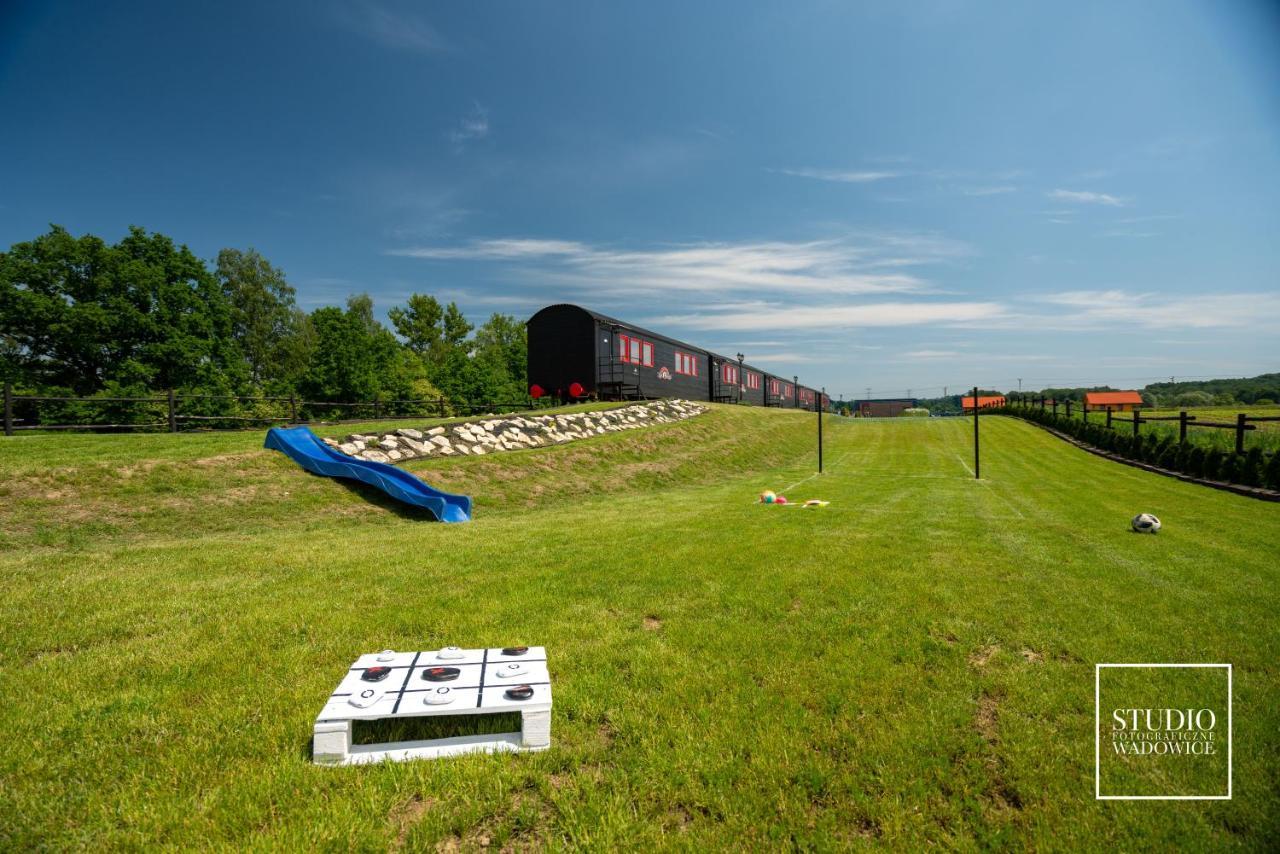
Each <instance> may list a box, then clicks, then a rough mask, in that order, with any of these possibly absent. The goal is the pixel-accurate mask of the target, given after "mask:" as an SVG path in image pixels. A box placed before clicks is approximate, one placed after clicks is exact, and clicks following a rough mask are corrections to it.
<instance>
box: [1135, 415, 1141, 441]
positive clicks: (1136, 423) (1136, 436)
mask: <svg viewBox="0 0 1280 854" xmlns="http://www.w3.org/2000/svg"><path fill="white" fill-rule="evenodd" d="M1141 423H1142V422H1141V421H1139V420H1138V410H1136V409H1135V410H1133V438H1135V439H1136V438H1138V425H1139V424H1141Z"/></svg>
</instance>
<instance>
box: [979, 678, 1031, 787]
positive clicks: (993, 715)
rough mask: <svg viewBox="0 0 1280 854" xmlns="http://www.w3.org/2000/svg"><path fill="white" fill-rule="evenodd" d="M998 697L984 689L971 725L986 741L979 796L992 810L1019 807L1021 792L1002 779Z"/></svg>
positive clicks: (1003, 768)
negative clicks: (982, 786) (984, 780)
mask: <svg viewBox="0 0 1280 854" xmlns="http://www.w3.org/2000/svg"><path fill="white" fill-rule="evenodd" d="M999 724H1000V698H999V697H998V696H996V695H995V694H992V693H991V692H987V691H984V692H983V694H982V696H981V697H979V698H978V711H977V713H976V714H975V715H974V718H973V727H974V729H976V730H977V731H978V734H979V735H981V736H982V740H983V741H985V742H986V744H987V752H986V756H985V757H984V759H983V764H984V765H985V766H986V768H987V773H988V775H989V776H988V782H987V786H986V788H985V789H984V791H983V799H984V800H985V801H986V802H987V804H988V806H989V808H990V809H991V810H992V811H994V812H1007V811H1010V810H1020V809H1022V796H1021V795H1019V794H1018V792H1017V790H1015V789H1014V788H1013V787H1012V786H1010V785H1009V783H1008V781H1007V780H1006V779H1005V762H1004V756H1003V753H1002V749H1001V746H1000V731H999Z"/></svg>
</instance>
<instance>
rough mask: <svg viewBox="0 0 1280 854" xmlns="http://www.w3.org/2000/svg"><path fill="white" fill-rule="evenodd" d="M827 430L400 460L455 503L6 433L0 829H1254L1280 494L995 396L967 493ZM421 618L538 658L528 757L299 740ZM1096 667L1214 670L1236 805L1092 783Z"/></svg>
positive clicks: (1038, 835)
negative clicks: (1070, 440)
mask: <svg viewBox="0 0 1280 854" xmlns="http://www.w3.org/2000/svg"><path fill="white" fill-rule="evenodd" d="M828 425H829V430H828V433H827V438H828V444H827V454H826V458H827V464H828V471H827V473H826V474H825V475H823V476H821V477H810V474H811V473H812V469H813V432H814V416H812V415H806V414H801V413H793V412H779V411H776V410H760V409H749V408H736V407H715V408H713V410H712V412H710V413H709V414H707V415H704V416H701V417H699V418H696V419H693V420H691V421H688V422H683V423H680V424H672V425H663V426H660V427H656V428H652V429H648V430H643V431H635V432H630V433H619V434H611V435H608V436H604V437H600V438H599V439H595V440H590V441H588V442H582V443H575V444H572V445H567V446H562V447H554V448H546V449H539V450H533V451H524V452H517V453H511V454H502V455H493V456H486V457H481V458H462V459H449V460H443V461H442V460H429V461H418V462H416V463H412V464H410V466H409V468H410V469H411V470H413V471H415V472H417V473H418V474H420V475H422V476H424V477H425V478H426V479H427V480H428V481H429V482H432V483H433V484H437V485H440V486H442V487H444V488H447V489H456V490H465V491H467V492H469V493H470V494H471V495H472V496H473V498H474V499H475V504H476V515H475V521H474V522H472V523H471V524H468V525H454V526H445V525H438V524H433V523H429V522H425V521H423V520H422V519H421V518H419V517H417V516H415V515H414V514H413V513H412V512H410V511H406V510H402V509H400V508H397V507H395V506H392V505H390V504H389V503H387V502H385V501H383V500H381V499H379V498H378V496H377V495H376V494H374V493H371V492H369V491H367V490H365V489H363V488H361V487H345V486H343V485H341V484H340V483H338V482H335V481H331V480H325V479H321V478H316V477H312V476H310V475H307V474H305V473H304V472H302V471H301V470H300V469H298V468H296V467H295V466H294V465H293V464H292V463H290V462H289V461H288V460H287V459H285V458H284V457H283V456H281V455H279V454H273V453H269V452H265V451H263V450H261V449H260V445H261V441H262V435H261V434H260V433H234V434H209V435H200V436H178V437H172V436H159V435H157V436H105V437H103V436H62V437H52V436H23V437H18V438H15V439H11V440H0V480H2V481H3V487H0V488H2V489H3V491H4V492H3V495H2V496H0V497H3V498H4V501H5V504H4V506H5V509H4V510H3V511H2V513H3V515H2V516H0V536H2V537H3V539H2V540H0V592H2V593H3V598H0V620H2V622H3V626H4V627H5V631H4V633H3V638H2V639H0V656H2V659H0V661H2V662H3V668H2V671H0V672H3V675H4V686H5V689H6V691H5V694H6V700H7V701H6V702H5V703H4V704H3V705H0V724H3V727H4V732H5V733H6V734H7V735H8V737H9V739H10V741H9V742H8V743H7V744H6V745H5V746H4V748H3V750H0V847H3V848H4V849H6V850H24V849H33V848H56V849H64V848H93V849H102V848H140V847H155V846H166V847H173V848H223V847H235V848H251V849H268V848H270V849H277V848H301V847H326V848H344V849H345V848H359V849H384V848H402V847H403V848H423V847H425V848H430V847H433V846H439V847H443V848H446V849H447V848H455V847H457V848H462V849H471V848H479V847H484V846H492V847H498V848H500V847H504V846H505V847H513V848H521V847H537V846H544V845H545V846H590V847H598V848H649V847H669V848H683V849H690V850H693V849H699V850H705V849H708V848H714V849H723V848H730V847H733V848H747V849H774V848H778V847H805V848H842V847H849V846H862V845H866V846H873V845H878V846H890V847H894V848H899V849H919V848H924V847H927V846H936V847H947V848H962V849H965V848H974V847H1013V848H1031V849H1039V850H1049V849H1075V850H1079V849H1094V848H1104V847H1105V848H1113V849H1116V850H1138V849H1142V848H1148V847H1150V848H1159V849H1173V848H1177V849H1183V850H1205V849H1210V848H1224V849H1238V850H1249V849H1252V850H1262V849H1267V848H1270V847H1272V846H1273V845H1274V841H1275V839H1277V838H1280V665H1278V664H1277V662H1278V661H1280V655H1278V653H1280V633H1278V632H1277V618H1276V615H1277V613H1280V579H1278V576H1280V508H1278V507H1277V506H1275V505H1272V504H1267V503H1264V502H1260V501H1254V500H1249V499H1246V498H1242V497H1239V496H1235V495H1230V494H1226V493H1221V492H1217V491H1214V490H1210V489H1205V488H1201V487H1197V486H1194V485H1190V484H1184V483H1181V482H1177V481H1174V480H1171V479H1166V478H1161V477H1158V476H1156V475H1152V474H1148V473H1146V472H1143V471H1140V470H1137V469H1133V468H1130V467H1127V466H1122V465H1118V464H1115V463H1111V462H1108V461H1106V460H1103V459H1100V458H1098V457H1095V456H1092V455H1090V454H1087V453H1085V452H1083V451H1079V450H1077V449H1075V448H1073V447H1071V446H1069V445H1067V444H1066V443H1064V442H1061V441H1059V440H1057V439H1055V438H1053V437H1052V436H1050V435H1049V434H1047V433H1045V432H1044V431H1042V430H1040V429H1038V428H1036V427H1035V426H1033V425H1030V424H1027V423H1023V422H1020V421H1017V420H1015V419H1009V418H999V417H992V418H990V419H985V420H984V421H983V423H982V429H983V431H984V441H983V458H982V470H983V474H984V476H985V477H984V479H983V480H982V481H981V482H976V481H974V480H973V478H972V476H971V471H970V469H969V466H970V465H971V463H972V457H971V449H970V444H969V443H970V439H971V430H972V426H971V422H970V421H968V420H967V419H958V418H957V419H898V420H894V421H865V422H858V421H855V420H850V419H841V420H837V419H831V420H829V422H828ZM351 429H353V428H341V430H340V431H339V430H335V431H334V432H349V431H350V430H351ZM764 488H773V489H785V490H786V492H787V495H788V497H789V498H791V499H793V500H798V499H804V498H810V497H820V498H825V499H828V500H830V501H831V502H832V503H831V505H830V506H829V507H827V508H824V509H822V510H812V511H811V510H800V509H794V508H792V509H788V508H776V507H774V508H771V507H765V506H761V505H758V504H756V503H754V499H755V496H756V494H757V493H758V492H759V491H760V490H761V489H764ZM1140 510H1149V511H1151V512H1155V513H1156V514H1158V515H1159V516H1161V518H1162V519H1163V520H1164V523H1165V529H1164V531H1163V532H1162V533H1161V534H1159V535H1158V536H1139V535H1135V534H1131V533H1130V532H1129V531H1128V521H1129V518H1130V517H1131V516H1132V515H1133V514H1134V513H1136V512H1138V511H1140ZM454 643H456V644H461V645H474V646H481V645H503V644H510V643H530V644H545V645H546V646H547V647H548V649H549V652H550V659H551V660H550V666H551V671H552V675H553V679H554V680H555V698H556V707H555V712H554V717H553V728H552V735H553V747H552V749H551V750H550V751H547V752H545V753H540V754H528V755H519V756H511V755H508V756H473V757H465V758H461V759H455V760H448V761H437V762H416V763H405V764H386V765H381V766H371V767H362V768H320V767H315V766H313V765H311V764H310V762H309V749H310V748H309V738H310V731H311V723H312V721H313V719H314V717H315V714H316V713H317V711H318V710H319V708H320V706H321V704H322V702H323V700H324V698H325V697H326V696H327V695H328V692H329V691H330V690H331V689H332V687H333V685H334V684H335V682H336V680H337V677H338V676H339V675H340V673H341V672H342V671H343V669H344V668H345V667H346V666H347V664H348V663H349V662H350V661H351V660H352V659H353V658H355V656H356V655H357V654H359V653H361V652H366V651H372V650H378V649H382V648H385V647H392V648H397V649H431V648H435V647H439V646H442V645H446V644H454ZM1123 661H1163V662H1197V661H1225V662H1231V663H1232V664H1233V665H1234V674H1235V686H1234V765H1235V777H1234V779H1235V797H1234V799H1233V800H1231V801H1219V802H1213V801H1208V802H1198V801H1186V802H1097V801H1095V800H1094V797H1093V785H1094V779H1093V776H1094V753H1093V751H1094V732H1093V729H1094V690H1093V689H1094V664H1095V663H1096V662H1123Z"/></svg>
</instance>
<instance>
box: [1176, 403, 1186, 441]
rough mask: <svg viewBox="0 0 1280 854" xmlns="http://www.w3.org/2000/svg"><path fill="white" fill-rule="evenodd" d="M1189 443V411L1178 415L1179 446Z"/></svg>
mask: <svg viewBox="0 0 1280 854" xmlns="http://www.w3.org/2000/svg"><path fill="white" fill-rule="evenodd" d="M1185 441H1187V410H1185V409H1184V410H1182V411H1181V412H1179V413H1178V444H1182V443H1183V442H1185Z"/></svg>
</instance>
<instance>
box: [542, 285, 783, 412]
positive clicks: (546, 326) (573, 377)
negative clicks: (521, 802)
mask: <svg viewBox="0 0 1280 854" xmlns="http://www.w3.org/2000/svg"><path fill="white" fill-rule="evenodd" d="M528 330H529V394H530V395H532V396H533V397H535V398H539V397H543V396H544V395H549V396H552V397H556V398H558V399H560V400H565V401H567V400H575V399H580V398H587V397H596V398H616V399H636V398H655V397H681V398H685V399H687V400H709V401H717V402H722V403H748V404H753V405H756V406H788V407H795V406H797V405H799V404H798V402H797V398H796V390H795V387H794V383H792V382H791V381H789V380H786V379H785V378H782V377H777V376H774V375H772V374H769V373H766V372H765V371H762V370H760V369H759V368H755V367H752V366H751V365H748V364H744V363H742V362H739V361H738V360H737V359H734V358H730V357H728V356H722V355H719V354H716V353H711V352H709V351H707V350H703V349H702V348H700V347H695V346H693V345H692V344H686V343H685V342H683V341H678V340H676V339H675V338H669V337H667V336H666V335H660V334H658V333H657V332H653V331H651V330H648V329H644V328H642V327H639V326H635V325H633V324H630V323H625V322H623V321H621V320H616V319H614V318H612V317H609V316H608V315H604V314H600V313H599V312H595V311H590V310H588V309H585V308H581V307H580V306H576V305H569V304H567V303H561V304H558V305H550V306H547V307H546V308H544V309H542V310H540V311H539V312H537V313H536V314H534V315H533V317H531V318H529V322H528Z"/></svg>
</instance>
